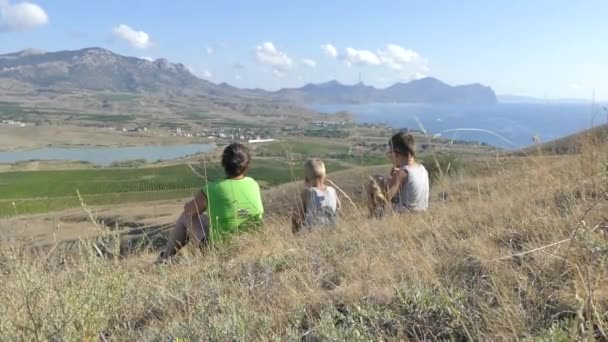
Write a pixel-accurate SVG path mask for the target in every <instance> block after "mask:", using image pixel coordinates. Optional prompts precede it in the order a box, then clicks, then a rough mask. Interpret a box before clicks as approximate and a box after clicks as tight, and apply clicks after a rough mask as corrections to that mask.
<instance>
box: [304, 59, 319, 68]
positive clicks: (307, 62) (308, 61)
mask: <svg viewBox="0 0 608 342" xmlns="http://www.w3.org/2000/svg"><path fill="white" fill-rule="evenodd" d="M302 64H304V65H305V66H307V67H309V68H316V67H317V62H315V61H314V60H312V59H309V58H304V59H302Z"/></svg>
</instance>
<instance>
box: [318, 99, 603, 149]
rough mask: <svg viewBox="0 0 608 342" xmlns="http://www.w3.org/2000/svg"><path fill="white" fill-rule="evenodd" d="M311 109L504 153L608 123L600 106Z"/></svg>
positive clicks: (334, 106)
mask: <svg viewBox="0 0 608 342" xmlns="http://www.w3.org/2000/svg"><path fill="white" fill-rule="evenodd" d="M311 107H312V108H313V109H314V110H317V111H319V112H322V113H333V112H337V111H343V110H345V111H348V112H351V113H353V114H355V115H356V118H357V121H358V122H360V123H383V124H387V125H390V126H392V127H395V128H410V129H420V126H421V125H422V126H423V127H424V129H425V130H426V131H427V132H428V133H429V134H433V135H440V136H441V137H444V138H449V139H459V140H470V141H479V142H485V143H488V144H490V145H494V146H497V147H501V148H506V149H515V148H520V147H524V146H528V145H531V144H532V143H533V140H532V139H533V137H534V136H537V137H538V138H540V141H541V142H546V141H550V140H553V139H556V138H560V137H563V136H566V135H569V134H572V133H576V132H578V131H581V130H583V129H587V128H590V127H592V126H594V125H599V124H603V123H606V121H607V119H608V117H607V115H608V114H607V113H606V111H605V110H604V109H603V107H602V106H592V105H591V104H536V103H534V104H532V103H498V104H493V105H453V104H441V105H436V104H409V103H371V104H356V105H353V104H332V105H314V106H311ZM481 130H484V131H481ZM499 136H500V137H499Z"/></svg>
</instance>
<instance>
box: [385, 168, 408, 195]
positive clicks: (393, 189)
mask: <svg viewBox="0 0 608 342" xmlns="http://www.w3.org/2000/svg"><path fill="white" fill-rule="evenodd" d="M406 180H407V172H405V171H404V170H395V171H394V172H393V174H392V177H391V180H390V182H389V183H388V189H387V193H388V200H389V201H390V200H392V199H393V198H394V197H395V196H396V195H397V194H398V193H399V189H401V186H402V185H403V184H405V181H406Z"/></svg>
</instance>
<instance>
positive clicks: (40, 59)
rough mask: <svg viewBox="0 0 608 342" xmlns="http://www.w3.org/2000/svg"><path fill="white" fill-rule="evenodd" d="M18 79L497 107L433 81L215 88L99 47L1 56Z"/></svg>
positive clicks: (31, 84) (253, 96)
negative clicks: (275, 88)
mask: <svg viewBox="0 0 608 342" xmlns="http://www.w3.org/2000/svg"><path fill="white" fill-rule="evenodd" d="M3 81H4V82H14V81H17V82H19V84H20V85H21V86H22V87H25V88H29V89H32V90H36V91H41V90H42V91H56V92H60V91H68V90H87V91H109V92H121V93H145V94H161V95H162V94H184V95H189V96H203V97H210V98H216V99H217V98H230V99H232V100H234V99H235V98H237V99H242V100H247V101H255V100H261V101H271V102H288V103H296V104H312V103H366V102H403V103H408V102H426V103H476V104H477V103H484V104H485V103H496V102H497V97H496V94H495V93H494V91H493V90H492V89H491V88H490V87H487V86H483V85H480V84H470V85H459V86H450V85H448V84H445V83H443V82H441V81H440V80H437V79H435V78H430V77H428V78H423V79H419V80H414V81H411V82H408V83H396V84H394V85H392V86H390V87H387V88H383V89H378V88H374V87H372V86H368V85H364V84H362V83H359V84H355V85H344V84H341V83H339V82H337V81H330V82H327V83H322V84H308V85H305V86H303V87H301V88H289V89H281V90H278V91H275V92H270V91H265V90H261V89H240V88H236V87H233V86H230V85H228V84H225V83H223V84H214V83H212V82H209V81H206V80H203V79H200V78H198V77H196V76H195V75H194V74H192V73H191V72H190V71H189V70H188V69H187V68H186V67H185V66H184V65H183V64H179V63H178V64H175V63H171V62H169V61H167V60H166V59H157V60H154V61H150V60H146V59H140V58H135V57H127V56H122V55H119V54H116V53H113V52H111V51H109V50H105V49H102V48H86V49H82V50H76V51H58V52H43V51H39V50H33V49H30V50H24V51H20V52H16V53H9V54H4V55H0V83H2V82H3Z"/></svg>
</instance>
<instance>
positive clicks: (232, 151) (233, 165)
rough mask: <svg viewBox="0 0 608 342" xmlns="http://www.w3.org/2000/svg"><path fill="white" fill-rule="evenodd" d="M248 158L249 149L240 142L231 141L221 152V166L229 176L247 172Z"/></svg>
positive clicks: (249, 158)
mask: <svg viewBox="0 0 608 342" xmlns="http://www.w3.org/2000/svg"><path fill="white" fill-rule="evenodd" d="M250 160H251V155H250V154H249V149H247V147H245V146H243V145H242V144H238V143H232V144H230V145H228V146H227V147H226V148H225V149H224V152H223V153H222V166H223V167H224V171H225V172H226V176H228V177H230V178H232V177H237V176H240V175H242V174H244V173H245V172H247V169H248V168H249V161H250Z"/></svg>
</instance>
